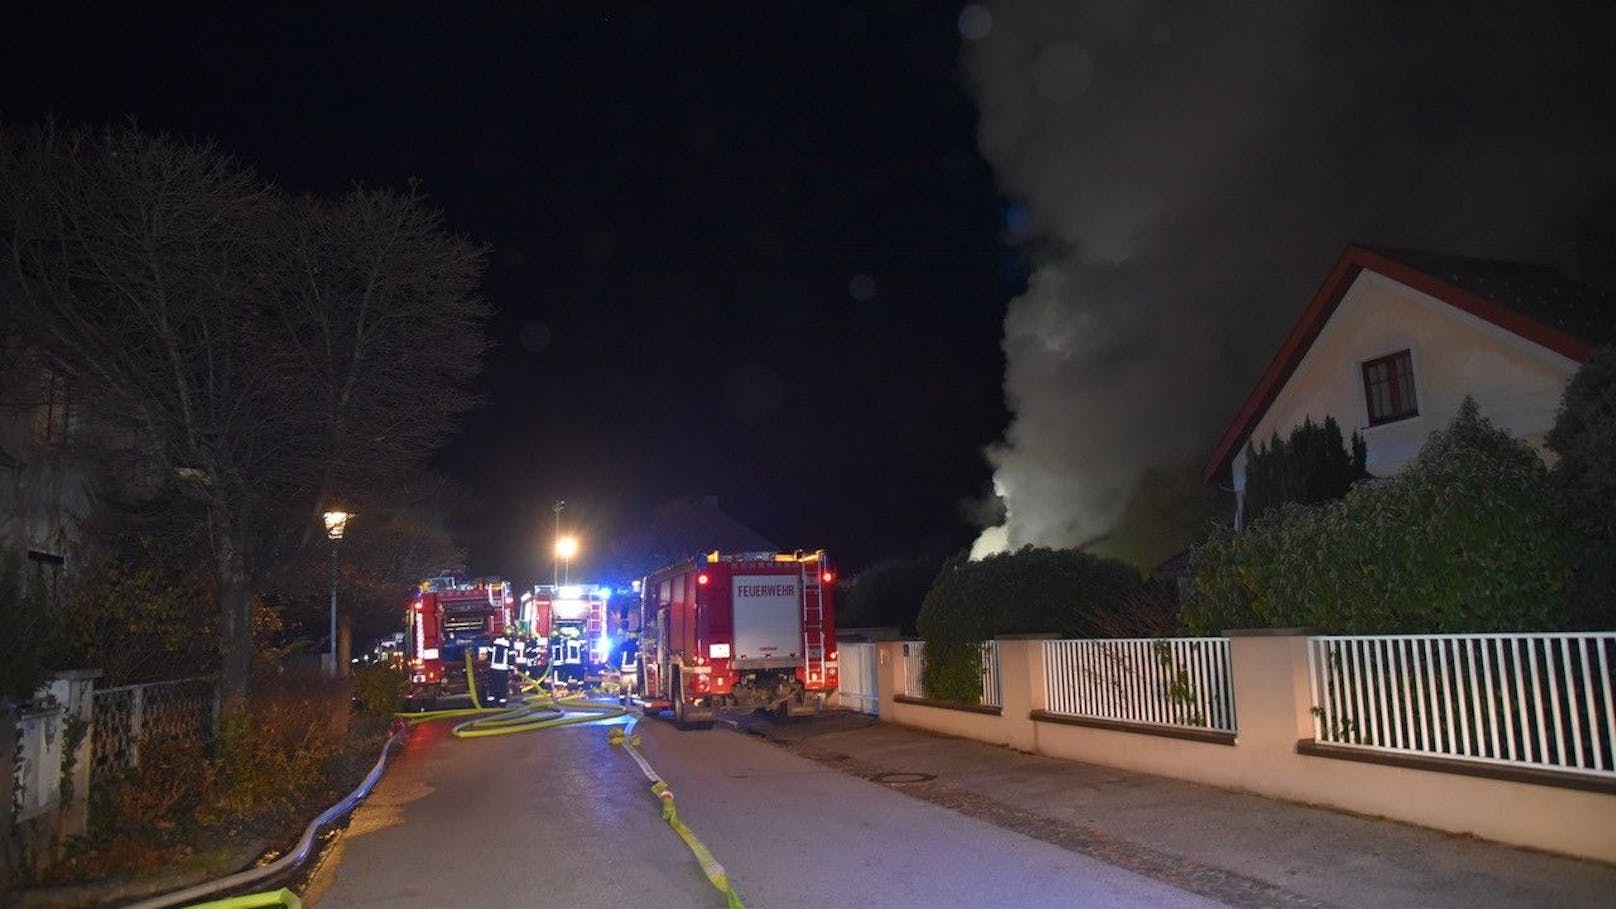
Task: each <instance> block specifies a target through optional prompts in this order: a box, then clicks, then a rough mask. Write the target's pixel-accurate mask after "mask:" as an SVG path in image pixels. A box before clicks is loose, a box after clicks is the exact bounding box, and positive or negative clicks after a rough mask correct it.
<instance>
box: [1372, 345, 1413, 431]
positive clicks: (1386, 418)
mask: <svg viewBox="0 0 1616 909" xmlns="http://www.w3.org/2000/svg"><path fill="white" fill-rule="evenodd" d="M1363 387H1364V403H1365V404H1367V405H1368V409H1369V425H1370V426H1379V425H1380V424H1382V423H1390V422H1392V421H1394V420H1406V419H1408V418H1409V417H1415V416H1419V413H1420V408H1419V403H1418V402H1417V401H1416V400H1415V397H1414V358H1413V356H1411V355H1410V354H1409V352H1408V351H1406V350H1402V351H1398V352H1397V353H1394V354H1392V355H1390V356H1386V357H1380V358H1379V359H1375V360H1369V361H1368V362H1366V363H1364V365H1363Z"/></svg>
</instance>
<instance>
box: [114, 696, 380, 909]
mask: <svg viewBox="0 0 1616 909" xmlns="http://www.w3.org/2000/svg"><path fill="white" fill-rule="evenodd" d="M407 728H408V727H405V726H402V725H399V726H395V727H394V729H393V732H392V734H391V735H389V736H388V737H387V741H386V742H384V743H382V753H381V756H380V757H378V758H376V765H375V766H373V767H371V768H370V773H367V774H365V778H364V780H363V781H361V782H360V784H359V785H358V786H357V787H356V788H355V789H354V791H352V792H350V793H348V795H347V796H346V797H345V798H343V799H342V801H340V802H337V803H336V804H335V805H332V806H331V807H330V808H327V809H326V810H325V811H324V812H322V813H321V814H320V816H319V817H317V818H315V819H314V820H313V821H310V822H309V825H308V827H306V828H304V830H303V837H302V839H300V840H298V841H297V846H296V847H295V848H294V849H292V851H291V852H288V853H286V854H285V855H283V856H281V857H280V858H278V859H276V860H275V861H273V862H270V863H269V864H267V865H264V866H263V867H261V868H249V869H247V870H246V871H238V872H237V873H235V874H232V875H230V876H228V877H222V878H219V879H218V880H215V881H204V882H202V883H200V884H197V885H195V886H193V887H187V888H185V889H184V890H177V891H175V892H173V893H167V894H164V895H162V896H154V897H152V898H150V899H146V900H142V901H140V902H138V903H135V904H133V905H131V906H126V907H124V909H167V907H170V906H180V905H188V904H190V903H191V901H192V900H197V899H201V898H203V897H207V896H211V895H213V894H215V893H220V892H222V891H225V890H234V889H236V888H239V887H245V886H247V885H249V884H256V883H258V882H259V881H262V880H265V879H268V878H271V877H274V876H276V875H279V874H283V873H285V872H288V871H291V870H292V869H293V868H295V867H297V866H298V865H300V864H302V863H303V860H304V859H306V858H308V855H309V850H310V849H311V848H313V846H314V835H315V834H316V833H318V832H319V830H320V828H321V827H324V826H325V825H327V824H329V823H331V822H332V821H334V820H336V819H337V818H339V817H342V816H343V815H345V814H347V813H348V812H349V811H352V810H353V809H354V806H355V805H357V804H359V801H360V800H361V799H363V798H364V797H365V796H367V795H369V794H370V790H371V788H372V787H374V786H375V785H376V781H377V780H379V779H381V776H382V770H383V769H385V768H386V767H387V755H388V753H389V752H391V751H392V748H393V745H394V744H395V743H396V742H398V740H399V739H400V738H401V737H402V736H403V735H404V731H405V729H407ZM263 896H265V894H249V896H248V898H259V897H263ZM293 899H296V897H295V896H294V897H293ZM233 905H236V906H241V905H254V906H267V905H274V903H248V904H239V903H238V904H233ZM282 905H288V904H284V903H283V904H282ZM299 905H301V904H299ZM294 909H295V907H294Z"/></svg>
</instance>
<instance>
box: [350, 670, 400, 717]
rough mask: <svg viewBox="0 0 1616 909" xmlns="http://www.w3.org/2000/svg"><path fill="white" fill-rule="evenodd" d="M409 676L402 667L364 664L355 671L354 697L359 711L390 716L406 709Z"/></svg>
mask: <svg viewBox="0 0 1616 909" xmlns="http://www.w3.org/2000/svg"><path fill="white" fill-rule="evenodd" d="M408 685H409V676H408V674H406V673H405V671H404V667H402V666H391V665H388V664H387V663H363V664H361V665H358V666H355V667H354V670H353V697H354V703H356V704H358V705H359V709H360V710H363V711H365V712H366V713H370V714H378V715H382V716H388V715H391V714H394V713H397V712H398V711H399V710H401V709H403V707H404V692H405V689H406V687H407V686H408Z"/></svg>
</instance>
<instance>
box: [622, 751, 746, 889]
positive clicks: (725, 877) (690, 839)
mask: <svg viewBox="0 0 1616 909" xmlns="http://www.w3.org/2000/svg"><path fill="white" fill-rule="evenodd" d="M635 722H636V720H630V721H629V723H628V727H627V729H626V730H625V729H624V728H623V727H613V728H612V730H611V731H610V732H608V733H606V741H608V742H610V743H611V744H613V745H618V746H620V747H622V749H623V750H624V751H626V752H628V756H629V757H631V758H633V759H634V763H636V764H639V765H640V772H642V773H644V774H645V777H646V779H648V780H650V781H651V794H652V795H654V796H656V797H657V800H658V801H659V802H661V803H662V819H663V820H665V821H667V822H668V826H669V827H672V828H673V832H674V833H677V834H679V839H681V840H684V842H685V845H686V846H688V847H689V848H690V852H691V854H692V855H694V856H695V857H696V862H697V863H698V864H700V865H701V872H702V874H704V875H706V876H707V880H708V882H710V883H711V884H712V885H713V886H714V887H715V888H717V889H718V892H719V893H722V894H724V899H725V901H726V903H727V904H728V907H729V909H746V906H745V904H743V903H742V902H741V897H740V894H738V893H736V892H735V887H734V885H733V884H731V883H730V881H729V872H727V871H725V870H724V866H723V865H720V864H719V863H718V859H715V858H713V853H712V850H710V849H708V848H707V844H706V843H703V842H702V841H701V838H700V837H698V836H696V832H695V831H694V830H691V829H690V828H689V827H687V826H685V822H684V821H681V820H679V809H678V808H677V807H676V806H675V805H674V803H673V790H672V789H669V788H668V782H667V780H664V779H663V778H662V777H661V776H659V775H657V772H656V771H655V770H653V769H652V768H651V764H650V762H649V761H647V760H646V759H645V756H644V755H642V754H640V749H639V745H640V737H639V736H637V735H634V724H635Z"/></svg>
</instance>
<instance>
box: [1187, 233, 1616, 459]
mask: <svg viewBox="0 0 1616 909" xmlns="http://www.w3.org/2000/svg"><path fill="white" fill-rule="evenodd" d="M1365 269H1368V270H1370V271H1373V272H1375V273H1377V274H1380V275H1384V276H1385V277H1387V278H1390V279H1392V280H1393V281H1396V282H1398V283H1400V284H1403V285H1405V286H1408V287H1411V288H1413V289H1414V290H1417V291H1420V292H1421V293H1424V294H1426V295H1428V296H1430V297H1432V298H1434V299H1437V300H1440V301H1442V302H1443V303H1446V304H1448V305H1449V306H1452V307H1454V308H1455V309H1459V310H1463V311H1464V312H1467V313H1469V314H1470V315H1473V316H1475V317H1477V318H1479V319H1482V320H1484V321H1487V322H1490V323H1492V324H1494V325H1497V326H1498V327H1500V328H1503V329H1505V330H1507V331H1510V332H1513V333H1515V334H1517V335H1519V336H1521V337H1523V338H1526V339H1527V340H1529V341H1532V342H1534V343H1536V344H1539V345H1541V346H1543V347H1546V348H1548V349H1549V350H1552V351H1554V352H1555V353H1558V354H1561V355H1563V356H1566V357H1569V358H1571V359H1573V360H1576V361H1578V362H1586V361H1587V360H1588V358H1589V357H1590V356H1592V354H1593V352H1594V350H1595V349H1596V348H1598V347H1599V346H1601V345H1603V344H1609V343H1613V342H1616V296H1613V295H1612V294H1610V293H1608V292H1605V291H1603V290H1600V289H1598V288H1594V287H1590V286H1588V285H1585V284H1582V283H1580V282H1577V281H1573V280H1571V279H1569V278H1567V277H1565V276H1564V275H1562V274H1560V272H1558V271H1556V270H1555V269H1553V268H1548V267H1545V266H1536V265H1521V264H1516V263H1508V262H1493V261H1488V260H1485V259H1469V258H1464V257H1461V256H1443V255H1437V254H1432V253H1421V252H1411V251H1402V250H1388V249H1372V248H1370V247H1367V246H1356V245H1354V246H1348V247H1347V249H1346V251H1345V252H1343V253H1342V254H1341V258H1340V259H1338V260H1336V263H1335V266H1334V267H1333V268H1331V269H1330V273H1329V275H1328V276H1326V277H1325V279H1324V283H1323V285H1321V286H1320V287H1319V290H1318V292H1317V293H1315V294H1314V295H1313V299H1312V300H1311V301H1309V302H1308V305H1307V308H1306V309H1305V310H1303V311H1302V316H1301V318H1300V319H1298V320H1297V322H1296V324H1295V325H1294V326H1292V328H1291V330H1290V334H1288V335H1286V337H1285V341H1284V343H1282V344H1281V345H1280V346H1279V351H1278V352H1277V353H1275V354H1274V358H1273V360H1271V361H1270V362H1269V364H1268V368H1267V369H1266V370H1264V371H1263V375H1262V378H1261V379H1259V380H1258V381H1257V385H1256V387H1254V388H1253V389H1252V390H1251V393H1250V394H1248V395H1247V396H1246V400H1245V402H1244V403H1243V404H1241V405H1240V410H1239V411H1238V412H1237V413H1236V414H1235V418H1234V420H1233V421H1232V422H1231V423H1230V424H1229V426H1228V428H1227V429H1225V430H1224V431H1223V436H1222V437H1221V438H1220V439H1219V440H1218V444H1217V447H1216V448H1215V449H1213V452H1212V457H1211V458H1210V459H1208V460H1207V462H1206V466H1205V467H1204V468H1203V469H1202V471H1201V477H1202V479H1204V480H1206V481H1207V482H1209V483H1210V482H1212V481H1213V480H1214V479H1216V478H1217V477H1218V476H1220V475H1223V474H1224V473H1226V472H1227V471H1228V470H1229V465H1230V464H1231V463H1233V461H1234V457H1235V454H1236V453H1237V452H1238V451H1239V450H1240V446H1241V445H1243V444H1244V443H1245V441H1246V439H1247V438H1248V437H1249V436H1250V435H1251V431H1252V429H1253V428H1255V427H1256V425H1257V423H1258V421H1260V420H1261V419H1262V418H1263V415H1264V414H1265V413H1267V411H1268V408H1269V406H1270V405H1272V404H1273V403H1274V399H1275V398H1276V397H1277V396H1278V395H1279V392H1280V390H1281V389H1283V388H1284V387H1285V383H1286V382H1288V381H1290V377H1291V375H1292V374H1293V373H1295V371H1296V367H1297V366H1298V365H1300V364H1301V362H1302V358H1303V357H1304V356H1306V355H1307V352H1308V349H1309V348H1311V347H1312V346H1313V342H1314V341H1315V340H1316V339H1317V338H1318V336H1319V332H1321V331H1323V330H1324V324H1325V323H1326V322H1328V321H1329V320H1330V316H1331V315H1333V314H1334V313H1335V310H1336V307H1337V306H1339V305H1340V304H1341V300H1342V298H1343V297H1345V296H1346V294H1347V291H1348V290H1349V289H1351V287H1352V285H1353V282H1354V281H1356V280H1357V278H1358V275H1359V274H1360V273H1361V272H1362V271H1363V270H1365Z"/></svg>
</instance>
